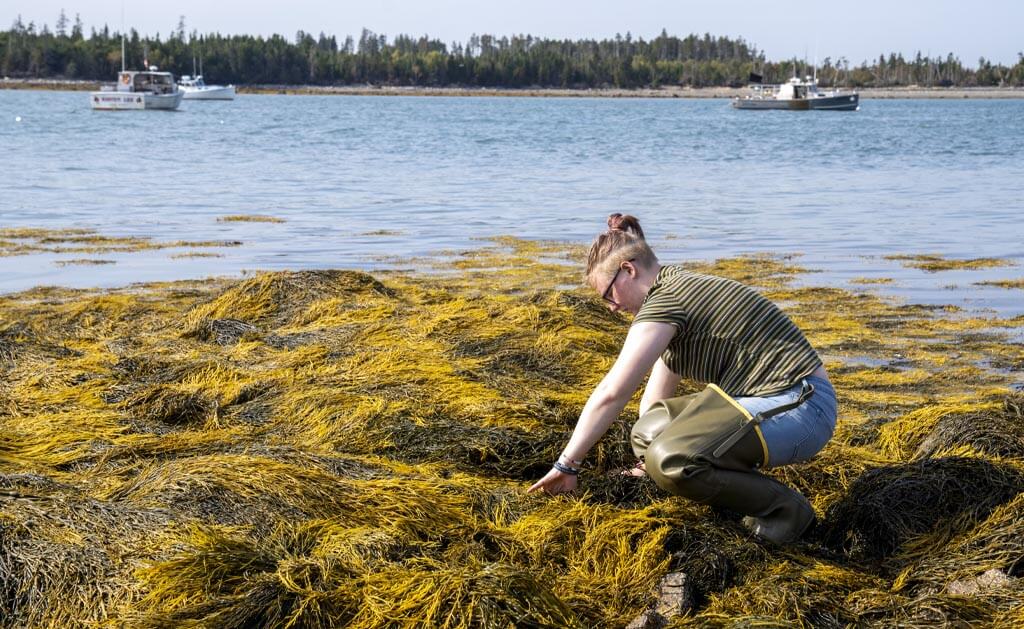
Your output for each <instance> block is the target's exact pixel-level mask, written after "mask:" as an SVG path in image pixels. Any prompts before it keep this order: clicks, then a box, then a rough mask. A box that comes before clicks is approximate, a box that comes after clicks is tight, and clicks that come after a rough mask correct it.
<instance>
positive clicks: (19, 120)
mask: <svg viewBox="0 0 1024 629" xmlns="http://www.w3.org/2000/svg"><path fill="white" fill-rule="evenodd" d="M14 122H21V116H15V117H14ZM221 124H224V122H223V121H221Z"/></svg>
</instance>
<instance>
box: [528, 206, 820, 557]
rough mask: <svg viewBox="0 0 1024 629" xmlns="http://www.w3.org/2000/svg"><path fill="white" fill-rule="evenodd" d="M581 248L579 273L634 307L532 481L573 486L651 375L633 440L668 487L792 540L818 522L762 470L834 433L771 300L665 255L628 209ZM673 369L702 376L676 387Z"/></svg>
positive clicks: (802, 348) (805, 351)
mask: <svg viewBox="0 0 1024 629" xmlns="http://www.w3.org/2000/svg"><path fill="white" fill-rule="evenodd" d="M608 227H609V229H608V231H606V232H604V233H603V234H601V235H599V236H598V237H597V238H596V239H595V241H594V243H593V245H592V246H591V248H590V253H589V255H588V258H587V273H586V277H587V283H588V284H589V285H590V286H591V287H592V288H593V289H594V290H595V291H597V292H598V293H600V295H601V297H602V298H603V299H604V300H605V301H606V302H607V303H608V307H609V308H610V309H611V310H612V311H613V312H617V311H625V312H629V313H631V314H633V315H635V316H634V318H633V323H632V325H631V326H630V328H629V332H628V333H627V335H626V340H625V342H624V343H623V346H622V350H621V352H620V353H619V356H618V358H617V359H616V361H615V363H614V365H613V366H612V368H611V370H610V371H609V372H608V373H607V375H605V377H604V378H603V379H602V381H601V383H600V384H599V385H598V386H597V388H596V389H595V390H594V392H593V393H592V394H591V395H590V398H589V399H588V400H587V403H586V405H585V406H584V407H583V412H582V413H581V414H580V418H579V420H578V422H577V424H576V428H575V430H573V434H572V437H571V438H570V439H569V443H568V444H567V445H566V447H565V449H564V450H563V451H562V453H561V455H559V457H558V460H557V461H556V462H555V464H554V467H553V468H552V469H551V471H549V472H548V473H547V474H546V475H545V476H544V477H543V478H542V479H540V480H539V481H537V482H536V483H535V484H534V485H533V486H532V487H530V489H529V491H531V492H534V491H544V492H547V493H549V494H560V493H564V492H568V491H573V490H574V489H576V486H577V474H578V473H579V469H580V466H581V465H582V464H583V461H584V459H585V458H586V455H587V452H589V451H590V449H591V448H592V447H593V446H594V444H595V443H597V441H598V440H599V439H600V438H601V437H602V436H603V435H604V433H605V432H606V431H607V430H608V427H609V426H610V425H611V423H612V422H613V421H615V419H616V418H617V417H618V416H619V414H620V413H621V412H622V410H623V409H624V408H625V406H626V404H627V403H628V402H629V400H630V398H631V397H632V396H633V393H634V392H635V391H636V389H637V388H638V387H639V386H640V383H641V382H642V381H643V379H644V377H645V376H646V375H647V374H648V373H650V378H649V379H648V381H647V387H646V389H645V390H644V394H643V397H642V398H641V401H640V418H639V420H638V421H637V422H636V424H635V425H634V426H633V430H632V434H631V440H632V446H633V451H634V453H635V454H636V455H637V457H638V459H639V460H640V462H641V463H640V464H639V465H638V468H637V469H638V470H645V471H646V473H647V475H649V476H650V477H651V478H652V479H653V480H654V482H655V483H657V485H658V486H659V487H661V488H662V489H664V490H665V491H668V492H670V493H672V494H675V495H677V496H683V497H686V498H689V499H691V500H695V501H697V502H701V503H704V504H707V505H711V506H715V507H724V508H727V509H730V510H732V511H736V512H739V513H741V514H743V515H744V516H746V517H745V518H744V520H743V521H744V524H745V525H746V526H747V527H748V528H749V529H750V530H751V531H752V532H753V533H754V534H755V535H757V536H758V537H761V538H763V539H766V540H769V541H772V542H776V543H787V542H791V541H795V540H796V539H798V538H799V537H800V536H801V535H802V534H803V533H804V532H805V531H807V530H808V529H809V528H810V526H811V524H812V523H813V522H814V510H813V509H812V508H811V505H810V504H809V503H808V501H807V499H806V498H805V497H804V496H803V495H801V494H800V493H799V492H797V491H795V490H794V489H792V488H790V487H788V486H786V485H784V484H782V483H780V482H778V481H776V480H775V479H773V478H771V477H769V476H765V475H764V474H762V473H761V472H760V471H759V470H761V469H765V468H770V467H777V466H780V465H787V464H790V463H797V462H801V461H806V460H807V459H809V458H811V457H812V456H814V455H815V454H816V453H817V452H818V451H819V450H821V448H822V447H824V445H825V444H826V442H828V440H829V439H830V438H831V436H832V432H833V430H834V428H835V422H836V397H835V391H834V390H833V388H832V385H831V383H830V382H829V379H828V374H827V373H826V372H825V369H824V367H823V366H822V362H821V359H820V358H819V357H818V355H817V353H816V352H815V351H814V349H813V348H812V347H811V345H810V343H808V342H807V339H806V338H804V335H803V333H802V332H801V331H800V330H799V329H798V328H797V327H796V325H795V324H794V323H793V322H792V321H791V320H790V319H789V317H787V316H786V315H785V314H784V313H783V312H782V311H781V310H780V309H779V308H778V307H777V306H775V304H773V303H772V302H771V301H769V300H768V299H766V298H764V297H763V296H761V295H760V294H759V293H757V292H756V291H754V290H753V289H751V288H748V287H746V286H744V285H743V284H740V283H739V282H736V281H733V280H729V279H725V278H720V277H715V276H711V275H702V274H698V273H691V272H689V271H686V270H685V269H683V268H681V267H679V266H673V265H665V266H662V265H661V264H660V263H659V261H658V258H657V257H656V256H655V255H654V252H653V251H652V250H651V248H650V247H649V246H648V244H647V242H646V241H645V240H644V235H643V230H642V229H641V227H640V224H639V222H638V221H637V220H636V218H634V217H632V216H623V215H621V214H612V215H611V216H610V217H609V218H608ZM682 378H688V379H691V380H695V381H697V382H702V383H706V385H707V386H706V388H705V389H704V390H702V391H701V392H699V393H695V394H692V395H687V396H684V397H676V396H675V394H676V388H677V386H678V384H679V382H680V380H681V379H682Z"/></svg>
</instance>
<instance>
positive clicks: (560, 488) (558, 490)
mask: <svg viewBox="0 0 1024 629" xmlns="http://www.w3.org/2000/svg"><path fill="white" fill-rule="evenodd" d="M574 489H576V477H575V476H570V475H568V474H563V473H561V472H559V471H558V470H551V471H550V472H548V473H547V474H545V475H544V478H542V479H540V480H539V481H537V482H536V483H534V484H533V485H532V486H531V487H530V488H529V489H527V490H526V493H528V494H531V493H533V492H535V491H544V492H545V493H547V494H551V495H552V496H557V495H558V494H564V493H567V492H570V491H573V490H574Z"/></svg>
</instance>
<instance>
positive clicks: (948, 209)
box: [0, 91, 1024, 315]
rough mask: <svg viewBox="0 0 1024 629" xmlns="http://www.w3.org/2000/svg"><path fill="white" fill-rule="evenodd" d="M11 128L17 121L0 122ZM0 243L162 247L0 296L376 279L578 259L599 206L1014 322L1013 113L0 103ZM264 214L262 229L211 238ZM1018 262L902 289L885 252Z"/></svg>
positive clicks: (718, 253) (834, 276)
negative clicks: (3, 234)
mask: <svg viewBox="0 0 1024 629" xmlns="http://www.w3.org/2000/svg"><path fill="white" fill-rule="evenodd" d="M19 118H20V120H19ZM0 160H2V162H0V163H2V167H0V227H44V228H52V229H60V228H69V227H85V228H91V229H95V230H97V231H98V232H99V233H101V234H104V235H112V236H146V237H152V238H153V239H155V240H158V241H177V240H238V241H241V242H242V243H243V244H242V245H241V246H238V247H231V248H220V249H214V250H212V251H216V252H217V253H220V254H222V257H218V258H185V259H180V258H179V259H176V258H172V257H171V256H172V255H174V254H175V253H179V254H180V253H181V250H175V249H161V250H156V251H150V252H143V253H131V254H101V255H98V256H93V257H98V258H102V259H105V260H112V261H113V262H115V264H106V265H102V266H80V265H60V264H59V263H60V262H61V261H62V260H64V261H66V260H67V259H71V258H82V257H89V256H82V255H81V254H64V255H56V254H40V255H29V256H16V257H6V258H0V292H10V291H17V290H21V289H24V288H28V287H31V286H36V285H40V284H46V285H51V284H57V285H67V286H81V287H86V286H122V285H126V284H130V283H133V282H142V281H151V280H165V279H180V278H195V277H206V276H212V275H235V274H240V273H242V272H244V271H254V270H261V269H268V270H269V269H299V268H359V269H365V270H371V271H372V270H374V269H380V268H391V267H394V266H396V265H397V266H399V267H402V268H406V267H408V266H410V265H409V264H402V262H401V260H403V259H413V258H421V257H424V256H431V255H436V254H438V253H439V252H443V251H452V250H455V251H459V250H465V249H471V248H475V247H479V246H480V245H481V243H480V241H479V240H478V239H479V238H485V237H488V236H494V235H506V234H511V235H517V236H521V237H524V238H544V239H557V240H565V241H572V242H580V243H587V242H589V241H590V240H591V239H592V238H593V237H594V235H596V234H597V233H598V232H599V231H601V230H603V228H604V219H605V216H606V215H607V214H608V213H610V212H615V211H621V212H629V213H633V214H636V215H637V216H639V217H640V219H641V222H642V224H643V225H644V228H645V230H646V231H647V232H648V236H649V240H650V241H651V242H652V244H653V246H654V247H655V250H656V251H657V252H658V254H659V257H660V258H661V259H662V261H663V262H674V261H683V260H692V259H712V258H717V257H724V256H732V255H737V254H741V253H750V252H771V253H775V254H783V255H798V256H799V257H798V258H797V262H798V263H800V264H801V265H804V266H807V267H809V268H812V269H815V270H816V271H818V273H815V274H813V275H811V276H808V277H807V278H806V279H805V280H804V281H805V282H807V283H813V284H830V285H838V286H846V285H848V282H849V281H850V280H851V279H854V278H863V277H869V278H870V277H891V278H894V279H895V280H896V281H895V282H894V283H892V284H888V285H873V286H871V287H870V290H874V291H880V292H884V293H885V294H890V295H893V296H895V297H897V298H898V299H901V300H905V301H908V302H914V303H929V304H947V303H948V304H955V305H959V306H965V307H967V308H970V309H980V310H990V311H995V312H997V313H1000V314H1006V315H1013V314H1019V313H1021V312H1024V303H1022V302H1024V299H1022V297H1024V293H1022V292H1021V291H1019V290H1007V289H1002V288H993V287H983V286H979V285H977V282H979V281H983V280H991V279H1012V278H1020V277H1024V266H1022V265H1024V245H1022V240H1024V228H1022V226H1021V217H1022V214H1024V183H1022V182H1024V99H1021V100H990V101H983V100H863V101H862V105H861V110H860V111H858V112H853V113H842V112H749V111H734V110H733V109H732V108H731V107H730V106H729V103H728V101H726V100H716V99H712V100H688V99H603V98H579V99H573V98H487V97H481V98H458V97H453V98H444V97H369V96H269V95H268V96H247V95H246V96H240V97H238V98H237V99H236V100H235V101H233V102H194V101H186V102H185V103H183V105H182V107H181V109H180V110H179V111H177V112H158V111H143V112H94V111H92V110H91V109H90V108H89V100H88V95H87V94H86V93H84V92H32V91H0ZM231 214H264V215H269V216H274V217H278V218H281V219H284V220H285V221H286V222H284V223H279V224H267V223H225V222H218V220H217V218H218V217H221V216H225V215H231ZM917 253H935V254H940V255H945V256H950V257H956V258H974V257H981V256H985V257H989V256H991V257H1000V258H1006V259H1008V260H1010V261H1012V262H1014V263H1015V264H1016V265H1017V266H1012V267H1005V268H995V269H987V270H980V271H955V272H941V273H925V272H922V271H919V270H916V269H908V268H904V267H903V266H901V265H900V263H899V262H895V261H891V260H885V259H884V256H886V255H890V254H917Z"/></svg>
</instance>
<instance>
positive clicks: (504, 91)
mask: <svg viewBox="0 0 1024 629" xmlns="http://www.w3.org/2000/svg"><path fill="white" fill-rule="evenodd" d="M100 85H101V83H97V82H95V81H77V80H62V79H10V78H7V77H3V78H0V89H11V90H55V91H64V90H71V91H90V90H98V89H99V88H100ZM857 91H858V92H860V95H861V97H863V98H924V99H933V98H940V99H941V98H945V99H963V98H968V99H970V98H980V99H1005V98H1024V88H1022V87H916V86H911V87H881V88H874V87H866V88H861V89H858V90H857ZM238 93H239V94H290V95H339V96H513V97H517V96H518V97H555V98H734V97H736V96H743V95H745V94H747V93H748V90H747V89H746V88H733V87H679V86H666V87H659V88H636V89H624V88H594V89H562V88H546V87H531V88H505V87H405V86H379V85H327V86H321V85H241V86H238Z"/></svg>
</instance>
